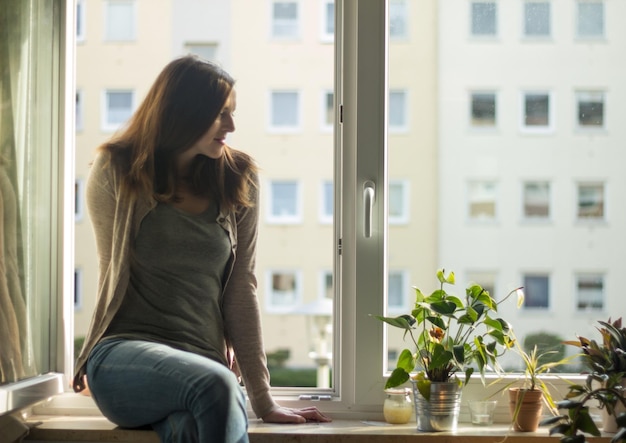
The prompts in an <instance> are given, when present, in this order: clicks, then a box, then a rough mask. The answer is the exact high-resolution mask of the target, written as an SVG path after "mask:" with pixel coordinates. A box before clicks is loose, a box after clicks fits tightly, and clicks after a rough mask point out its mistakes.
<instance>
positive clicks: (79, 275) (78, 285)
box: [74, 268, 83, 310]
mask: <svg viewBox="0 0 626 443" xmlns="http://www.w3.org/2000/svg"><path fill="white" fill-rule="evenodd" d="M82 307H83V270H82V269H80V268H74V310H80V309H82Z"/></svg>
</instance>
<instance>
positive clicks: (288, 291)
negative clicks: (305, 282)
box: [265, 269, 302, 313]
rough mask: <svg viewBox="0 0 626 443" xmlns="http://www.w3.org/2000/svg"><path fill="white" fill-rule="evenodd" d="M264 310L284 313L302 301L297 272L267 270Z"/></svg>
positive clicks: (299, 278) (298, 273)
mask: <svg viewBox="0 0 626 443" xmlns="http://www.w3.org/2000/svg"><path fill="white" fill-rule="evenodd" d="M265 277H266V279H265V280H266V286H267V287H266V291H265V293H266V294H267V295H266V299H265V308H266V309H267V311H268V312H274V313H275V312H286V311H290V310H292V309H293V308H294V307H296V306H298V305H299V304H300V303H301V300H302V289H301V288H302V282H301V280H302V277H301V274H300V272H299V271H294V270H284V269H280V270H277V269H275V270H269V271H267V273H266V275H265Z"/></svg>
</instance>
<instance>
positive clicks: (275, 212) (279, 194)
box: [267, 180, 302, 224]
mask: <svg viewBox="0 0 626 443" xmlns="http://www.w3.org/2000/svg"><path fill="white" fill-rule="evenodd" d="M269 199H270V201H269V204H268V205H267V208H268V211H269V212H268V214H267V221H268V223H280V224H293V223H300V222H301V221H302V210H301V203H300V185H299V184H298V182H296V181H289V180H284V181H281V180H274V181H272V182H271V183H270V186H269Z"/></svg>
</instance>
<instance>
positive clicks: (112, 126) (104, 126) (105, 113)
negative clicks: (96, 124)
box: [100, 88, 136, 132]
mask: <svg viewBox="0 0 626 443" xmlns="http://www.w3.org/2000/svg"><path fill="white" fill-rule="evenodd" d="M117 92H123V93H129V94H130V102H131V105H130V112H129V117H130V116H131V115H132V114H133V112H135V106H136V105H135V96H136V94H135V91H134V90H133V89H121V88H111V89H105V90H104V91H102V99H101V103H102V105H101V106H102V111H101V113H100V115H101V121H100V129H101V130H102V131H103V132H114V131H117V130H118V129H119V128H120V127H121V126H122V125H124V124H125V122H126V121H128V119H127V120H126V121H125V122H123V123H119V124H117V123H111V122H109V93H117Z"/></svg>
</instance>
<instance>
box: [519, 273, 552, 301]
mask: <svg viewBox="0 0 626 443" xmlns="http://www.w3.org/2000/svg"><path fill="white" fill-rule="evenodd" d="M549 306H550V277H549V276H548V275H546V274H526V275H524V307H525V308H533V309H534V308H538V309H547V308H548V307H549Z"/></svg>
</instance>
